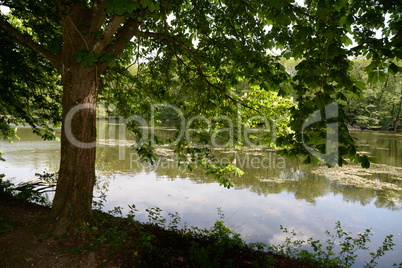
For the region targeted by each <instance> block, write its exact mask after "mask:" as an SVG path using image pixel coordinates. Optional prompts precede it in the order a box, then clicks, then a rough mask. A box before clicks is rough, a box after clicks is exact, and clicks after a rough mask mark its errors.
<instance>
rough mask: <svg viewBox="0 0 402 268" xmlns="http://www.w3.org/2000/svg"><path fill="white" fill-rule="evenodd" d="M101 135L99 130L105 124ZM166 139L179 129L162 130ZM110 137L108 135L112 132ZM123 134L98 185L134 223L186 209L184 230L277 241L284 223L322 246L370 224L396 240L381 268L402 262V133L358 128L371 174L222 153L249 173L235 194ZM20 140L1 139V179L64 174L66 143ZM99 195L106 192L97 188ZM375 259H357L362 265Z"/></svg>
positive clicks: (109, 145)
mask: <svg viewBox="0 0 402 268" xmlns="http://www.w3.org/2000/svg"><path fill="white" fill-rule="evenodd" d="M101 130H102V127H101ZM157 131H158V134H160V135H162V136H164V135H165V136H169V135H170V134H171V133H172V131H173V130H172V129H169V128H159V129H158V130H157ZM105 133H106V134H105ZM116 133H117V132H116V129H113V128H108V130H107V131H104V132H102V133H101V135H99V136H100V140H99V148H98V154H97V166H98V167H97V169H98V171H97V173H98V177H99V181H98V189H102V191H103V192H105V193H106V196H107V198H106V200H107V202H106V204H105V206H104V209H105V210H111V209H113V208H114V207H116V206H121V207H123V208H124V210H123V211H124V212H128V207H127V205H132V204H135V205H136V207H137V209H139V212H138V214H137V219H139V220H141V221H147V220H148V218H147V214H146V213H145V209H147V208H150V207H159V208H161V209H162V210H163V213H162V214H163V215H167V213H168V212H172V213H174V212H179V214H180V217H181V219H182V225H183V226H184V224H185V223H186V224H187V225H188V226H191V225H192V226H198V227H211V226H212V225H213V224H214V222H215V221H216V220H218V219H219V215H218V213H217V208H221V210H222V211H223V213H224V215H225V218H226V220H225V222H226V224H227V225H228V226H230V227H232V228H233V229H234V230H235V231H237V232H239V233H241V234H242V236H243V237H244V239H246V240H247V241H250V242H264V243H267V244H278V243H282V242H283V241H284V238H285V237H286V235H285V234H283V233H282V232H281V230H280V229H279V226H280V225H283V226H284V227H287V228H288V229H294V230H295V231H296V233H297V234H299V236H300V238H308V237H314V238H316V239H321V240H324V239H325V236H324V232H325V230H333V228H334V226H335V222H336V221H341V223H342V226H343V228H344V230H346V231H350V232H351V233H352V234H353V235H354V236H357V234H358V233H359V232H364V230H365V229H368V228H372V230H373V232H374V237H373V238H372V244H370V246H371V248H372V250H374V249H376V248H377V247H378V246H379V245H380V244H381V243H382V240H383V239H384V237H385V236H386V235H389V234H393V235H394V242H395V244H397V245H396V246H395V249H394V251H393V252H389V253H387V255H385V257H384V258H382V259H381V261H380V267H392V264H393V263H395V262H398V263H399V262H402V257H401V255H402V235H401V233H402V191H401V190H402V134H400V133H399V134H397V133H392V132H391V133H390V132H353V135H354V136H355V137H357V138H358V143H359V145H360V149H361V151H364V152H365V153H367V154H368V155H370V156H371V157H374V158H375V159H376V161H377V163H376V164H374V165H373V168H371V169H370V170H369V171H367V170H363V169H360V168H359V167H358V166H350V165H349V166H347V167H346V168H342V169H339V168H335V169H327V168H326V167H316V166H315V167H313V166H304V165H302V164H301V163H300V162H298V161H290V160H288V159H284V158H282V157H280V156H278V155H276V154H275V153H274V152H271V151H253V150H244V151H242V152H236V151H223V150H217V152H216V154H217V155H218V156H219V159H221V161H226V162H227V161H230V162H233V161H234V160H235V159H236V163H237V165H239V166H240V167H241V168H242V169H243V170H244V171H245V175H244V176H243V177H241V178H233V179H232V180H231V181H232V183H233V184H234V185H235V187H234V188H231V189H226V188H223V187H221V186H219V184H218V183H216V181H214V179H213V178H211V177H208V176H205V175H204V174H203V172H202V171H201V170H195V171H193V172H190V171H188V170H186V169H185V168H178V167H177V162H176V161H175V160H174V158H173V157H172V156H171V152H170V151H169V150H167V149H158V150H157V153H158V155H159V159H158V162H157V163H156V165H154V166H149V165H148V164H147V163H141V162H140V161H139V160H138V159H137V157H136V155H135V154H134V153H133V152H132V151H131V150H130V149H129V148H128V145H129V144H130V142H129V141H126V142H122V139H121V137H120V141H116V139H111V138H110V137H112V138H113V137H116V136H118V135H116ZM18 135H19V137H20V138H21V140H16V141H14V143H12V144H10V143H8V142H5V141H0V150H2V151H3V152H4V153H5V155H4V157H5V158H6V160H7V161H6V162H0V173H4V174H5V175H6V177H7V178H15V181H16V182H18V181H25V180H31V179H35V176H34V173H41V172H43V171H47V172H55V171H57V170H58V165H59V153H60V148H59V147H60V143H59V142H57V141H42V140H40V138H38V137H36V136H35V135H34V134H32V131H31V130H30V129H29V128H19V129H18ZM96 195H97V196H99V195H100V190H98V191H97V192H96ZM364 260H368V253H365V254H364V255H359V260H358V263H357V264H356V267H359V266H361V264H362V263H363V262H364Z"/></svg>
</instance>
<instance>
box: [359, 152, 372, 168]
mask: <svg viewBox="0 0 402 268" xmlns="http://www.w3.org/2000/svg"><path fill="white" fill-rule="evenodd" d="M361 161H362V163H361V165H362V167H363V168H369V167H370V160H369V159H368V157H367V155H363V156H362V157H361Z"/></svg>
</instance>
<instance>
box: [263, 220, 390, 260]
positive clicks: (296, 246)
mask: <svg viewBox="0 0 402 268" xmlns="http://www.w3.org/2000/svg"><path fill="white" fill-rule="evenodd" d="M281 230H282V231H283V233H285V234H288V235H289V236H288V237H286V239H285V244H280V245H274V246H270V247H269V250H271V251H273V252H276V253H279V254H281V255H283V256H287V257H290V258H292V259H296V260H300V261H302V262H304V263H308V264H312V265H315V266H319V267H351V266H352V265H353V264H354V263H355V261H356V258H357V256H358V255H357V254H358V253H359V254H361V251H369V250H370V249H369V247H368V246H367V245H368V243H370V241H371V240H370V237H371V236H372V235H373V234H372V231H371V230H370V229H366V230H365V231H364V232H363V233H359V234H358V235H357V237H353V236H352V234H351V233H349V232H345V231H344V230H342V226H341V223H340V222H339V221H338V222H336V224H335V234H331V232H329V231H328V230H327V231H326V232H325V233H326V235H327V237H328V239H327V240H325V242H321V241H319V240H314V239H313V238H309V239H307V240H304V239H298V238H297V234H296V233H295V231H294V230H290V231H289V230H288V229H287V228H285V227H283V226H281ZM392 237H393V236H392V235H388V236H387V237H386V238H385V239H384V241H383V244H382V245H381V246H380V247H379V248H378V249H377V250H376V251H375V252H369V255H370V257H371V259H370V261H369V262H365V266H364V267H376V266H377V265H378V263H377V259H379V258H380V257H382V256H383V255H384V254H385V253H386V252H387V251H391V250H392V249H393V246H395V244H394V243H393V241H392ZM306 247H308V248H309V249H306Z"/></svg>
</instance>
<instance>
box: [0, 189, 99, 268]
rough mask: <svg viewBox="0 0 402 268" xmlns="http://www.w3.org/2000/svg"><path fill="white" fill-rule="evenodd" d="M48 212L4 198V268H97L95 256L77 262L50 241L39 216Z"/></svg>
mask: <svg viewBox="0 0 402 268" xmlns="http://www.w3.org/2000/svg"><path fill="white" fill-rule="evenodd" d="M47 212H48V209H47V208H44V207H42V206H39V205H35V204H29V203H25V202H21V201H18V200H14V199H11V198H9V197H7V196H2V195H0V267H3V268H5V267H96V258H95V254H90V255H89V256H84V257H82V258H81V259H77V258H75V257H74V256H72V255H71V254H69V253H62V252H61V245H60V244H59V243H58V242H57V241H55V240H54V239H53V238H50V237H46V236H45V235H44V234H45V233H46V223H44V222H40V221H38V216H40V215H44V214H46V213H47Z"/></svg>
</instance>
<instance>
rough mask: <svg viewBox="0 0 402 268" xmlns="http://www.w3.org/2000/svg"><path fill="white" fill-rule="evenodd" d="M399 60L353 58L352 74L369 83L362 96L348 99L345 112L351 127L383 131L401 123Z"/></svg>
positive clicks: (397, 126) (401, 102)
mask: <svg viewBox="0 0 402 268" xmlns="http://www.w3.org/2000/svg"><path fill="white" fill-rule="evenodd" d="M396 63H398V62H391V61H390V62H387V63H382V64H379V63H374V61H368V60H364V59H356V60H354V68H353V70H352V71H351V74H352V75H353V76H354V77H355V78H357V79H359V80H361V81H362V82H365V83H366V85H365V87H364V89H363V90H362V92H361V95H360V97H359V98H353V99H349V100H348V101H347V110H346V111H347V114H348V116H349V118H350V120H351V122H350V124H351V125H352V126H354V127H360V128H362V129H383V130H392V129H394V130H396V129H398V128H400V127H401V126H402V123H401V122H402V118H401V116H402V84H401V81H402V80H401V79H402V76H401V74H400V72H398V70H399V68H400V67H399V66H398V65H397V64H396ZM398 64H400V63H398ZM379 73H382V74H381V75H382V76H381V77H379V76H378V74H379Z"/></svg>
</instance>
